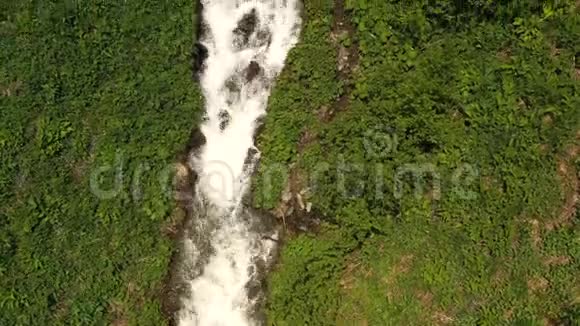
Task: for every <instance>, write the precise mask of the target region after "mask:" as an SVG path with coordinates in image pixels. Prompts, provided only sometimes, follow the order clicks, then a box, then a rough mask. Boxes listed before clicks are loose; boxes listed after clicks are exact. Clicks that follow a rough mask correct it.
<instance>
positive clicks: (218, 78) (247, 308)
mask: <svg viewBox="0 0 580 326" xmlns="http://www.w3.org/2000/svg"><path fill="white" fill-rule="evenodd" d="M201 4H202V5H203V22H204V24H205V26H204V31H203V35H202V39H201V43H202V44H203V45H204V46H205V47H206V48H207V50H208V57H207V59H206V61H205V64H204V70H203V73H202V75H201V79H200V81H201V85H202V89H203V94H204V96H205V108H206V119H205V120H204V122H203V124H202V125H201V127H200V129H201V132H202V133H203V135H204V136H205V139H206V143H205V145H203V146H202V147H201V148H200V149H199V150H198V151H197V152H196V153H194V155H193V156H192V157H191V165H192V169H193V170H194V171H195V172H196V173H197V175H198V177H199V178H198V183H197V185H196V187H195V189H196V198H197V201H198V202H199V203H202V206H203V211H204V213H203V214H204V216H200V217H199V218H198V219H197V221H195V223H194V227H196V226H197V227H198V228H199V230H200V231H199V232H210V234H203V235H200V236H203V237H205V238H207V239H208V240H207V243H209V247H210V250H209V251H208V252H209V253H208V254H207V257H203V259H205V260H203V264H202V266H201V267H200V268H199V272H197V274H196V275H195V276H193V277H192V278H191V279H189V280H188V290H189V291H188V295H187V297H186V298H183V300H182V302H183V308H182V309H181V311H180V312H179V321H178V322H179V325H180V326H193V325H197V326H218V325H220V326H221V325H224V326H226V325H227V326H244V325H255V324H257V323H258V321H256V320H254V319H253V318H252V313H251V311H252V309H253V308H254V306H255V305H256V300H257V299H256V297H255V296H251V295H249V293H248V284H249V283H250V282H252V280H254V278H255V277H256V273H257V270H258V268H257V266H256V262H257V261H258V260H259V259H268V256H269V255H270V253H271V251H272V250H273V247H274V246H275V243H274V242H272V241H270V240H265V239H264V237H263V235H261V234H258V233H257V232H255V231H252V229H251V228H250V225H249V222H248V221H247V218H244V217H243V216H242V214H241V212H242V210H243V208H242V197H243V196H244V193H245V192H246V189H247V187H248V184H249V177H250V175H251V173H252V172H253V169H254V166H255V163H256V161H257V159H258V157H259V151H258V150H257V149H256V148H255V146H254V141H253V136H254V132H255V129H256V127H257V124H258V119H259V118H260V117H261V116H263V115H264V114H265V113H266V105H267V100H268V96H269V94H270V88H271V86H272V82H273V81H274V79H275V78H276V76H277V75H278V74H279V73H280V71H281V70H282V68H283V66H284V61H285V59H286V55H287V53H288V51H289V50H290V49H291V48H292V47H293V46H294V45H295V44H296V42H297V39H298V34H299V27H300V23H301V22H300V13H299V10H300V8H299V3H298V0H246V1H244V0H202V1H201ZM240 21H241V22H240ZM208 224H211V225H212V227H209V228H208V227H203V225H208ZM207 230H209V231H207ZM268 236H269V237H275V236H276V235H268ZM196 246H197V244H196V242H195V241H186V244H185V247H186V248H185V249H186V250H185V251H186V253H187V256H188V257H186V259H190V260H191V261H192V264H191V265H195V264H197V263H196V260H197V261H202V260H201V259H202V257H201V256H202V255H201V254H200V248H197V247H196ZM198 265H199V264H198Z"/></svg>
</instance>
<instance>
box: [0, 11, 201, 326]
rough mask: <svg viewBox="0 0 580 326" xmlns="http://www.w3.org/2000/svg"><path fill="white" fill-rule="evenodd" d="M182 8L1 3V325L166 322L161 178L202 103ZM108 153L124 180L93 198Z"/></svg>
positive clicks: (165, 209) (165, 202)
mask: <svg viewBox="0 0 580 326" xmlns="http://www.w3.org/2000/svg"><path fill="white" fill-rule="evenodd" d="M75 3H77V5H75ZM192 10H193V8H192V3H191V2H190V1H171V2H168V1H122V2H119V1H117V2H115V1H113V2H111V1H96V2H95V1H91V2H90V4H89V3H88V2H75V1H56V2H46V1H41V2H38V1H18V2H16V1H11V0H6V1H0V62H2V64H1V65H0V91H2V93H3V95H2V96H0V107H1V109H0V153H1V154H0V155H1V156H0V159H1V160H0V324H2V325H57V324H74V325H80V324H83V325H103V324H107V323H111V322H116V323H122V322H129V323H130V324H139V325H160V324H162V323H163V320H162V316H161V313H160V307H159V301H158V300H157V299H158V295H159V289H160V281H161V280H162V278H163V277H164V275H165V273H166V269H167V266H168V259H169V254H170V249H171V248H170V243H169V240H168V238H167V237H166V236H164V235H163V229H164V228H165V227H167V225H168V224H169V223H170V221H169V220H168V216H169V214H170V209H171V203H170V198H169V197H168V196H166V195H165V193H163V192H162V185H161V184H160V183H159V181H158V180H159V177H160V176H161V175H162V174H163V171H167V168H168V164H169V163H171V162H172V161H173V159H174V157H175V154H176V153H177V152H178V151H180V150H181V149H182V146H183V145H184V144H185V142H186V141H187V137H188V133H189V130H190V128H191V125H192V123H194V120H195V118H196V115H197V111H196V109H197V108H198V107H199V104H200V95H199V92H198V91H197V90H196V89H194V88H193V87H192V81H191V67H190V51H191V45H192V35H193V31H192V27H193V24H192ZM116 162H118V163H119V164H120V165H116V166H117V167H120V169H121V170H122V175H123V178H122V181H123V182H122V188H121V191H120V192H119V194H118V195H117V196H115V197H114V198H112V199H106V200H99V199H98V198H97V197H96V196H95V195H94V193H92V192H91V190H90V189H91V187H90V180H89V179H90V176H91V174H92V172H94V171H98V168H99V167H103V166H106V165H115V164H117V163H116ZM121 166H122V167H121ZM140 167H142V168H143V169H142V171H144V172H143V174H142V176H141V178H140V179H141V180H140V181H135V173H136V171H139V169H140ZM146 167H148V170H147V169H145V168H146ZM169 170H170V169H169ZM113 174H114V172H113V170H109V171H108V172H105V173H103V174H102V178H101V179H98V180H96V183H98V184H99V185H100V186H101V187H102V188H104V189H106V188H107V187H108V186H110V185H111V184H112V182H113V181H112V180H114V176H113ZM135 184H138V185H139V186H140V188H137V187H135V186H134V185H135ZM134 190H138V191H136V192H134ZM139 192H140V195H139ZM133 194H138V195H137V196H133Z"/></svg>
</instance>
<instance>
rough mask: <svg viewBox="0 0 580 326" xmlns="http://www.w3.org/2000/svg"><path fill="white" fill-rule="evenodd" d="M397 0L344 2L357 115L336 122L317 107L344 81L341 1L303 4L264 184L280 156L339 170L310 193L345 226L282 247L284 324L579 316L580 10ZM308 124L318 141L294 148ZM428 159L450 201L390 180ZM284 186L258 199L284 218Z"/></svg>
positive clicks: (274, 301) (278, 289)
mask: <svg viewBox="0 0 580 326" xmlns="http://www.w3.org/2000/svg"><path fill="white" fill-rule="evenodd" d="M395 3H396V1H364V0H356V1H354V0H353V1H347V4H348V8H349V9H350V14H351V15H352V19H353V22H354V23H355V25H356V27H357V31H356V35H357V41H358V43H359V44H360V53H361V62H360V67H359V68H358V72H357V73H356V74H355V75H354V79H355V90H354V91H353V93H352V94H351V96H350V98H351V102H350V105H349V107H348V109H347V110H345V111H343V112H340V113H339V114H338V115H337V116H336V117H335V119H334V120H333V121H331V122H330V123H322V122H320V121H318V119H317V117H316V116H317V110H319V108H320V107H321V106H322V105H326V106H330V105H331V102H332V100H333V99H335V98H337V96H338V94H340V92H341V89H342V88H341V87H339V86H340V85H336V84H334V83H333V82H332V80H333V78H334V76H335V75H336V71H335V69H336V68H335V64H334V60H335V55H334V51H333V50H329V47H332V44H331V43H329V42H328V41H326V40H327V39H328V38H327V36H328V35H329V33H330V26H331V24H332V22H331V17H332V10H331V8H332V2H331V1H314V2H306V25H305V29H304V32H303V34H304V38H303V40H302V43H301V44H300V45H299V46H298V47H297V48H296V49H295V50H293V51H292V53H291V55H290V59H289V63H288V66H287V69H286V71H285V72H284V74H283V75H282V77H281V79H280V81H279V83H278V86H277V88H276V90H275V91H274V93H273V95H272V98H271V101H270V107H269V110H270V111H269V115H268V117H267V120H266V128H265V131H264V133H263V134H262V135H261V137H260V146H261V149H262V153H263V156H264V157H263V161H262V162H264V164H263V165H262V167H261V175H260V176H259V177H258V178H257V182H256V187H255V188H256V193H257V194H261V193H263V188H264V184H263V182H262V181H263V180H264V175H265V174H266V173H267V171H268V164H270V165H273V164H280V165H286V164H289V163H295V166H297V167H298V168H299V169H300V170H301V171H302V173H303V174H305V175H309V174H312V173H313V172H314V171H315V170H316V168H317V166H319V165H318V164H320V162H328V163H329V164H330V166H331V167H332V169H330V170H329V171H327V172H326V173H324V174H323V176H322V178H318V180H319V183H318V184H317V187H315V188H313V191H312V193H311V195H310V198H309V199H310V200H312V201H313V203H314V206H315V208H316V209H318V210H320V211H322V212H323V213H324V214H325V215H327V216H329V217H332V218H334V219H335V220H336V223H335V224H333V225H328V226H326V227H325V229H324V231H323V232H322V233H321V234H319V235H317V236H308V235H302V236H299V237H297V238H295V239H292V240H291V241H290V242H289V243H288V244H287V246H286V247H285V248H284V250H283V253H282V262H281V264H280V266H279V268H278V270H277V271H276V272H275V273H274V274H273V275H272V276H271V279H270V288H271V290H270V301H269V307H268V309H269V316H270V320H271V323H273V324H276V325H302V324H310V325H335V324H342V325H353V324H356V325H367V324H368V325H399V324H414V325H418V324H449V323H456V324H484V325H495V324H498V323H499V324H512V323H516V324H522V325H531V324H533V325H535V324H541V323H545V322H548V321H549V320H553V321H557V320H559V321H564V320H568V321H572V323H578V322H580V316H579V308H578V307H579V304H580V288H578V286H577V284H580V279H578V274H577V271H578V270H579V268H580V250H579V248H580V244H579V240H578V224H577V222H576V218H575V217H574V216H575V215H576V214H577V213H576V212H575V211H574V207H571V209H570V207H568V208H569V209H570V213H571V214H569V215H567V216H566V217H567V219H566V218H564V219H562V214H563V212H564V210H563V207H564V206H566V205H567V204H569V203H570V200H569V199H570V194H571V191H573V189H571V188H572V187H571V186H570V184H573V183H574V180H575V179H576V178H577V175H576V174H575V172H574V166H576V169H577V168H578V161H574V158H573V157H571V156H570V155H568V154H566V151H567V150H569V149H570V145H571V144H573V143H574V141H575V140H574V139H575V137H577V136H576V135H577V132H578V129H579V119H580V112H579V108H580V93H579V92H578V91H579V89H580V84H579V82H578V79H577V78H578V72H577V69H578V58H577V57H578V53H579V52H580V48H579V43H578V42H577V40H578V39H580V21H579V15H578V9H577V8H574V3H573V1H568V2H560V5H559V6H558V7H554V6H545V7H544V8H541V7H533V6H524V7H521V8H519V7H517V6H510V7H508V6H505V5H499V6H498V7H497V8H495V9H494V8H492V7H491V6H489V5H486V4H485V2H475V1H471V2H467V3H470V4H471V3H473V4H475V5H474V6H472V7H463V8H457V7H455V6H454V5H453V2H439V5H438V6H437V7H434V6H432V5H427V4H426V3H427V1H414V2H411V3H412V4H408V5H404V6H401V5H400V4H395ZM348 43H350V42H346V43H345V44H348ZM317 48H322V49H323V51H325V53H329V55H328V56H327V55H324V56H323V55H317V54H316V53H317V51H320V50H318V49H317ZM315 49H316V50H315ZM318 53H319V52H318ZM575 56H576V59H575ZM314 57H316V58H317V60H324V61H317V62H316V63H313V58H314ZM329 58H330V59H331V60H329ZM575 63H576V67H575V66H574V65H575ZM307 131H308V133H310V134H316V135H317V137H316V141H314V142H311V143H310V144H308V145H307V146H305V147H306V148H305V149H302V150H298V145H297V143H298V140H300V138H301V135H303V134H304V133H305V132H307ZM369 131H370V132H369ZM385 135H389V136H391V137H392V136H393V135H396V136H397V138H398V146H397V151H390V152H389V151H376V148H379V147H377V146H381V145H383V144H382V143H381V142H380V141H381V139H385V138H384V136H385ZM369 142H370V143H371V146H374V147H370V148H371V149H373V150H371V151H369V150H368V149H369V146H368V143H369ZM291 144H294V145H291ZM365 146H366V147H365ZM576 146H577V144H576ZM297 153H300V155H296V154H297ZM340 157H344V158H345V160H346V162H350V163H356V164H360V166H362V167H363V168H362V169H359V170H355V171H351V172H348V173H345V175H346V177H345V183H346V187H345V188H346V189H347V190H348V192H347V194H346V195H344V194H342V193H341V192H340V191H339V189H337V184H338V182H339V181H340V178H339V176H338V175H337V173H336V170H335V167H336V161H337V158H340ZM417 163H419V164H425V163H429V164H433V165H434V166H435V167H436V168H437V171H439V173H440V174H441V176H442V186H441V198H440V199H434V198H433V197H434V196H433V192H432V191H431V192H430V191H426V192H425V193H424V194H423V195H421V196H414V195H413V194H412V192H411V189H409V184H406V185H405V188H404V189H405V190H406V191H407V192H406V193H405V195H403V196H402V197H400V198H399V197H397V196H395V195H394V194H393V191H392V189H393V187H394V181H393V175H394V173H395V172H394V171H397V168H399V167H401V166H405V164H417ZM464 163H467V164H469V165H470V166H471V167H473V168H474V171H477V175H476V176H475V177H474V178H473V179H472V180H469V179H467V178H460V179H459V180H460V182H465V183H464V184H463V185H464V186H462V187H461V188H462V189H463V192H460V191H456V188H455V186H456V185H457V182H454V181H453V180H454V179H453V175H454V172H456V171H457V168H458V167H461V166H462V164H464ZM377 164H380V165H381V166H382V168H383V171H385V173H384V176H383V177H377V176H376V174H375V172H374V171H375V167H376V166H377ZM563 166H564V167H566V169H567V170H568V173H562V172H561V170H560V172H559V170H558V167H563ZM377 178H378V179H379V180H381V182H382V183H383V184H384V187H383V191H382V192H381V193H382V196H383V197H382V198H376V197H375V185H376V180H377ZM361 181H362V183H361ZM284 182H285V181H284V180H283V179H279V180H276V181H275V182H274V184H273V186H274V188H273V189H274V190H276V191H277V192H275V193H274V194H270V193H268V192H267V193H266V196H257V198H256V202H257V203H258V205H260V206H262V207H265V208H270V209H271V208H273V207H274V206H275V205H276V202H277V201H278V199H279V195H278V194H279V193H280V191H281V190H282V189H283V188H284ZM425 182H426V183H427V184H429V181H428V180H426V181H425ZM357 190H358V191H357ZM465 191H467V194H469V195H471V196H470V197H469V198H466V197H465V194H466V192H465ZM576 216H577V215H576ZM564 220H566V222H567V223H564V224H562V223H560V222H562V221H564Z"/></svg>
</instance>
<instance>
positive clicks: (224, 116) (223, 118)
mask: <svg viewBox="0 0 580 326" xmlns="http://www.w3.org/2000/svg"><path fill="white" fill-rule="evenodd" d="M218 118H219V120H220V130H221V131H223V130H224V129H226V128H227V126H228V125H229V124H230V121H231V119H232V117H231V116H230V114H229V113H228V111H226V110H222V111H220V113H219V114H218Z"/></svg>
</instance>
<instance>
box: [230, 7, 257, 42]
mask: <svg viewBox="0 0 580 326" xmlns="http://www.w3.org/2000/svg"><path fill="white" fill-rule="evenodd" d="M256 25H258V16H257V15H256V9H255V8H252V10H251V11H250V12H249V13H247V14H245V15H244V16H243V17H242V19H240V21H239V22H238V26H237V27H236V28H235V29H234V34H235V35H236V36H237V38H236V46H238V47H244V46H247V45H248V41H249V40H250V36H251V35H252V33H253V32H254V30H255V29H256Z"/></svg>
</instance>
